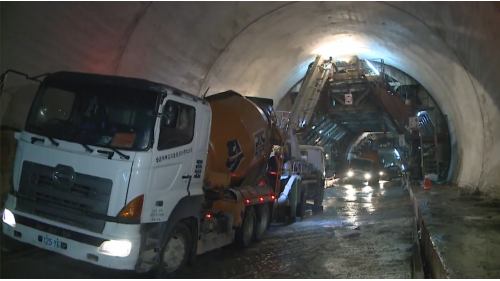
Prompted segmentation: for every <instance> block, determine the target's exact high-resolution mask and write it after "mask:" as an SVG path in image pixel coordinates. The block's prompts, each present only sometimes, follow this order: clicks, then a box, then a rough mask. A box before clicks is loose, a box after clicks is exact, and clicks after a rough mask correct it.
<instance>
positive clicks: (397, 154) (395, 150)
mask: <svg viewBox="0 0 500 281" xmlns="http://www.w3.org/2000/svg"><path fill="white" fill-rule="evenodd" d="M394 153H395V154H396V156H397V157H401V156H399V152H398V150H397V149H395V148H394Z"/></svg>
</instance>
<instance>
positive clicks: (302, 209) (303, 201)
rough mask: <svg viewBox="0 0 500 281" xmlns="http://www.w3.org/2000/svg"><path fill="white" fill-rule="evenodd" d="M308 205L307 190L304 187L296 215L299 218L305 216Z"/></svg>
mask: <svg viewBox="0 0 500 281" xmlns="http://www.w3.org/2000/svg"><path fill="white" fill-rule="evenodd" d="M306 205H307V200H306V191H305V190H304V189H302V190H301V191H300V201H299V204H298V206H297V214H296V216H297V217H299V218H303V217H304V214H305V212H306Z"/></svg>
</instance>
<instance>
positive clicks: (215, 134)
mask: <svg viewBox="0 0 500 281" xmlns="http://www.w3.org/2000/svg"><path fill="white" fill-rule="evenodd" d="M206 99H207V101H208V102H209V103H210V107H211V108H212V126H211V133H210V145H209V149H208V156H207V171H208V172H217V173H226V174H231V185H233V184H234V183H236V182H240V181H241V180H242V179H243V178H244V177H245V175H246V173H247V171H248V169H249V168H250V167H252V166H253V165H256V164H258V163H260V162H261V161H262V160H265V159H267V158H268V157H269V154H270V152H271V149H272V145H271V141H270V133H271V128H270V123H269V119H268V117H267V115H266V114H265V113H264V111H263V110H262V109H261V108H260V107H259V106H257V105H256V104H255V103H253V102H252V101H250V100H248V99H246V98H245V97H243V96H241V95H240V94H238V93H236V92H233V91H227V92H223V93H220V94H216V95H213V96H209V97H207V98H206Z"/></svg>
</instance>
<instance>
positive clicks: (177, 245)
mask: <svg viewBox="0 0 500 281" xmlns="http://www.w3.org/2000/svg"><path fill="white" fill-rule="evenodd" d="M191 244H192V243H191V233H190V231H189V228H188V227H187V225H186V224H184V223H182V222H178V223H177V225H175V227H174V229H172V231H171V232H170V234H169V235H168V236H167V239H166V241H165V242H164V246H163V249H162V250H161V252H160V266H159V267H158V269H157V277H158V278H165V277H168V276H169V275H171V274H173V273H175V272H176V271H178V270H179V269H182V268H183V267H184V266H185V265H186V261H187V259H188V256H189V250H190V249H189V247H190V245H191Z"/></svg>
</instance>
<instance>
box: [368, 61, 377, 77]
mask: <svg viewBox="0 0 500 281" xmlns="http://www.w3.org/2000/svg"><path fill="white" fill-rule="evenodd" d="M365 61H366V63H367V64H368V66H369V67H370V68H371V69H372V70H373V72H375V74H377V75H380V72H378V70H377V69H376V68H375V67H374V66H373V64H371V62H370V61H369V60H365Z"/></svg>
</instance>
